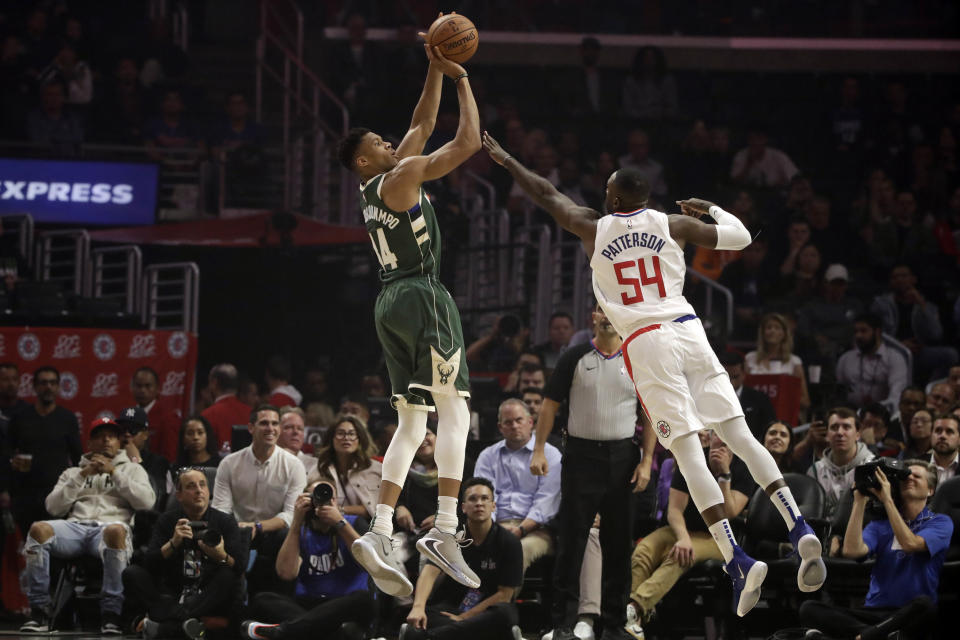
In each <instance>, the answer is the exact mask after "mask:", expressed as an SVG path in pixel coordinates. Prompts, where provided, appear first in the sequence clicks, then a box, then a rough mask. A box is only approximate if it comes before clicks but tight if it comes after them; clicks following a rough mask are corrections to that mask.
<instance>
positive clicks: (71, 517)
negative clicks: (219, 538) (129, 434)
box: [20, 418, 156, 635]
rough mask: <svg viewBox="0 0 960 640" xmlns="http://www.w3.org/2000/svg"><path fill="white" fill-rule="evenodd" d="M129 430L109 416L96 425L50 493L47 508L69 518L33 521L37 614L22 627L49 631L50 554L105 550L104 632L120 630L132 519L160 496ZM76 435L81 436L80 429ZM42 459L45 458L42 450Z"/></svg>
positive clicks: (29, 564) (31, 592) (30, 579)
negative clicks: (132, 447)
mask: <svg viewBox="0 0 960 640" xmlns="http://www.w3.org/2000/svg"><path fill="white" fill-rule="evenodd" d="M122 433H123V429H122V428H121V427H120V426H119V425H118V424H117V423H115V422H114V421H113V420H110V419H109V418H97V419H96V420H94V421H93V422H92V423H91V425H90V434H89V438H88V441H87V445H88V447H89V449H90V450H89V452H87V453H86V454H85V455H84V456H83V457H82V458H81V459H80V464H79V465H78V466H75V467H70V468H68V469H66V470H65V471H64V472H63V474H61V476H60V479H59V480H58V481H57V485H56V486H55V487H54V489H53V491H51V492H50V495H48V496H46V500H45V504H46V508H47V511H49V512H50V514H51V515H52V516H54V517H63V518H64V519H63V520H40V521H37V522H34V523H33V524H32V525H31V526H30V529H29V535H28V536H27V540H26V542H25V544H24V551H23V553H24V555H25V556H26V567H25V569H24V578H23V580H24V582H23V584H24V585H26V591H27V599H28V600H29V601H30V618H29V619H28V620H27V621H26V622H25V623H24V624H23V626H22V627H20V631H21V632H22V633H47V632H48V631H49V629H50V619H49V615H50V604H51V603H50V555H51V554H52V555H54V556H56V557H60V558H75V557H77V556H80V555H90V556H99V557H100V559H101V560H102V561H103V588H102V595H101V599H100V633H101V634H103V635H120V634H122V633H123V630H122V629H121V626H120V608H121V606H122V605H123V584H122V583H121V578H120V576H121V574H122V573H123V570H124V569H125V568H126V566H127V562H129V560H130V553H131V551H132V544H133V543H132V533H131V530H130V522H131V520H132V519H133V512H134V510H136V509H149V508H150V507H152V506H153V503H154V500H155V499H156V496H154V494H153V489H152V488H151V487H150V480H149V479H148V478H147V473H146V471H144V470H143V467H141V466H140V465H138V464H134V463H132V462H130V460H129V458H127V454H126V452H124V451H123V450H122V449H121V446H120V438H121V437H122ZM75 435H76V434H75ZM37 457H39V456H37Z"/></svg>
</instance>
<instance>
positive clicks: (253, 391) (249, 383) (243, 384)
mask: <svg viewBox="0 0 960 640" xmlns="http://www.w3.org/2000/svg"><path fill="white" fill-rule="evenodd" d="M237 398H239V400H240V402H242V403H243V404H246V405H249V406H251V407H255V406H257V405H258V404H260V403H261V400H260V386H259V385H258V384H257V381H256V380H254V379H253V378H251V377H250V376H248V375H247V374H245V373H241V374H240V376H239V381H238V382H237Z"/></svg>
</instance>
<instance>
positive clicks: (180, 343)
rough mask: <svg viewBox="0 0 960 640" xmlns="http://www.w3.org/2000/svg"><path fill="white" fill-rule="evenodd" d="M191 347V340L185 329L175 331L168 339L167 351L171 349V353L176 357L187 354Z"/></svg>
mask: <svg viewBox="0 0 960 640" xmlns="http://www.w3.org/2000/svg"><path fill="white" fill-rule="evenodd" d="M189 348H190V340H189V339H188V338H187V334H185V333H184V332H183V331H175V332H174V333H173V334H172V335H171V336H170V339H168V340H167V351H169V352H170V355H171V356H173V357H174V358H182V357H183V356H185V355H187V350H188V349H189Z"/></svg>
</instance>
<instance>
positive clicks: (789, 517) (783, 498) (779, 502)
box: [770, 487, 800, 531]
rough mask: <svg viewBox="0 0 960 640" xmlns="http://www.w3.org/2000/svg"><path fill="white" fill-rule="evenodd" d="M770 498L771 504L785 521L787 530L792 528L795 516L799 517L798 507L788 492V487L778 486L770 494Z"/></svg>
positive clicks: (795, 520)
mask: <svg viewBox="0 0 960 640" xmlns="http://www.w3.org/2000/svg"><path fill="white" fill-rule="evenodd" d="M770 500H772V501H773V506H775V507H776V508H777V511H779V512H780V515H781V516H783V521H784V522H785V523H787V530H788V531H789V530H791V529H793V525H794V524H796V522H797V518H799V517H800V507H798V506H797V501H796V500H795V499H794V498H793V494H792V493H790V487H780V488H779V489H777V490H776V491H774V492H773V493H772V494H770Z"/></svg>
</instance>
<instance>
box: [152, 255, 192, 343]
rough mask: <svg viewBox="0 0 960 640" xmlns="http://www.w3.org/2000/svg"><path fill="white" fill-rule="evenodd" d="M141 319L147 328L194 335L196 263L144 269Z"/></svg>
mask: <svg viewBox="0 0 960 640" xmlns="http://www.w3.org/2000/svg"><path fill="white" fill-rule="evenodd" d="M142 305H143V306H142V307H141V308H142V313H141V318H142V319H143V322H144V324H146V325H147V327H148V328H149V329H167V330H182V331H190V332H192V333H196V332H197V327H198V326H199V316H200V269H199V267H197V264H196V263H195V262H169V263H162V264H152V265H150V266H148V267H147V268H146V269H144V276H143V303H142Z"/></svg>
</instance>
